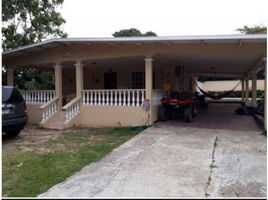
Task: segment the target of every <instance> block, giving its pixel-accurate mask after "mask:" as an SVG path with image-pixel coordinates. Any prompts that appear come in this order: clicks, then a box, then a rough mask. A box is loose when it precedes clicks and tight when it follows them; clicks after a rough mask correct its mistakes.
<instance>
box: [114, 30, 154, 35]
mask: <svg viewBox="0 0 268 200" xmlns="http://www.w3.org/2000/svg"><path fill="white" fill-rule="evenodd" d="M113 36H114V37H144V36H157V35H156V33H154V32H152V31H148V32H146V33H142V32H140V31H139V30H138V29H136V28H130V29H122V30H120V31H116V32H114V33H113Z"/></svg>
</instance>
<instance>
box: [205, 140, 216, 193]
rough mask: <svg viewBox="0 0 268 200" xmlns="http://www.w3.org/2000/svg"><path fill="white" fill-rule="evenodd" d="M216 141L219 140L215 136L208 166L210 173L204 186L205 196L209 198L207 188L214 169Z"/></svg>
mask: <svg viewBox="0 0 268 200" xmlns="http://www.w3.org/2000/svg"><path fill="white" fill-rule="evenodd" d="M218 140H219V136H218V135H216V137H215V139H214V143H213V150H212V155H211V164H210V165H209V168H210V172H209V176H208V181H207V185H206V189H205V196H206V197H209V196H210V194H209V193H208V188H209V186H210V184H211V180H212V173H213V169H214V168H216V165H215V162H216V159H215V152H216V148H217V145H218Z"/></svg>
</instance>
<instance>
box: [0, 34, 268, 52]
mask: <svg viewBox="0 0 268 200" xmlns="http://www.w3.org/2000/svg"><path fill="white" fill-rule="evenodd" d="M266 39H267V35H266V34H254V35H245V34H243V35H242V34H235V35H195V36H158V37H154V36H151V37H117V38H114V37H110V38H107V37H106V38H53V39H49V40H45V41H42V42H40V43H36V44H32V45H27V46H24V47H19V48H15V49H12V50H8V51H5V52H3V53H2V55H3V56H5V55H9V56H13V55H14V56H15V55H18V54H20V53H19V52H23V51H26V50H27V52H30V51H31V50H33V51H34V50H36V49H38V48H41V47H45V48H52V47H55V46H59V45H65V44H70V43H141V44H142V43H154V42H169V43H195V42H207V43H208V42H237V41H243V42H266Z"/></svg>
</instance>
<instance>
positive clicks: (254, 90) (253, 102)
mask: <svg viewBox="0 0 268 200" xmlns="http://www.w3.org/2000/svg"><path fill="white" fill-rule="evenodd" d="M251 98H252V100H251V106H252V107H254V108H256V107H257V72H256V71H254V72H252V97H251Z"/></svg>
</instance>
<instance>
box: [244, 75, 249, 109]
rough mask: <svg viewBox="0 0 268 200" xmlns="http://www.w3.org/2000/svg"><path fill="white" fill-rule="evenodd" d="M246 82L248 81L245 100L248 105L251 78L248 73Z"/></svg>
mask: <svg viewBox="0 0 268 200" xmlns="http://www.w3.org/2000/svg"><path fill="white" fill-rule="evenodd" d="M245 82H246V94H245V96H246V101H245V103H246V105H247V106H248V103H249V78H248V75H246V77H245Z"/></svg>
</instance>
